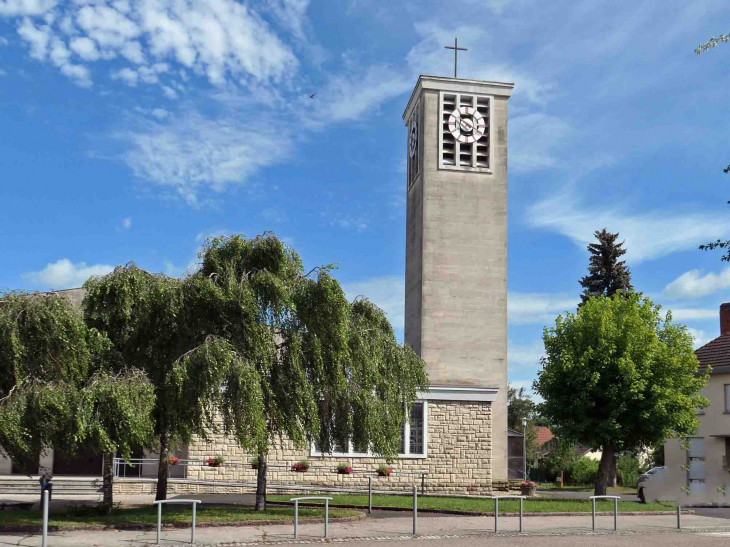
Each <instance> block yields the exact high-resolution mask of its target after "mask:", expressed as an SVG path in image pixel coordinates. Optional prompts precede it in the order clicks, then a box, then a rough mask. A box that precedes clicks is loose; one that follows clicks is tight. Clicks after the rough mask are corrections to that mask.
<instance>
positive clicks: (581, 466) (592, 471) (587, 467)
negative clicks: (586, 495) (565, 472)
mask: <svg viewBox="0 0 730 547" xmlns="http://www.w3.org/2000/svg"><path fill="white" fill-rule="evenodd" d="M598 464H599V462H598V460H592V459H590V458H586V457H585V456H583V457H581V458H578V459H577V460H576V462H575V463H574V464H573V465H572V466H571V468H570V472H569V474H570V482H572V483H573V484H593V483H595V482H596V479H598Z"/></svg>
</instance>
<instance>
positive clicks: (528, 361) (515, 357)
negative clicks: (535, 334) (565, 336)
mask: <svg viewBox="0 0 730 547" xmlns="http://www.w3.org/2000/svg"><path fill="white" fill-rule="evenodd" d="M544 350H545V348H544V346H543V343H542V341H540V342H535V343H533V344H530V345H529V346H520V345H513V344H512V343H511V342H510V344H509V345H508V347H507V363H508V366H509V371H510V372H515V371H516V370H518V369H535V368H537V367H538V366H539V365H540V358H541V357H542V356H543V355H544V354H545V351H544Z"/></svg>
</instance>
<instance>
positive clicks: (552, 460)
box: [540, 434, 578, 476]
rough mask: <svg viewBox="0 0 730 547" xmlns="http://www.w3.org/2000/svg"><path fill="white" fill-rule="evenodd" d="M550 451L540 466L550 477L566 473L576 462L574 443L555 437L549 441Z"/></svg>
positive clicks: (576, 455) (558, 436)
mask: <svg viewBox="0 0 730 547" xmlns="http://www.w3.org/2000/svg"><path fill="white" fill-rule="evenodd" d="M549 448H550V451H549V452H548V453H547V454H546V455H545V456H543V458H542V460H541V462H540V465H541V466H542V467H544V468H545V470H546V471H547V472H548V473H550V474H551V475H553V476H555V475H559V474H560V473H561V472H562V471H568V470H569V469H570V468H571V467H572V466H573V465H574V464H575V462H576V461H577V460H578V454H577V452H576V446H575V443H573V442H571V441H570V440H567V439H564V438H563V437H562V436H560V435H559V434H558V435H555V436H554V437H553V438H552V439H551V440H550V446H549Z"/></svg>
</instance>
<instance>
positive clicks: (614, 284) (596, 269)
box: [579, 228, 633, 306]
mask: <svg viewBox="0 0 730 547" xmlns="http://www.w3.org/2000/svg"><path fill="white" fill-rule="evenodd" d="M594 235H595V237H596V239H597V240H598V243H590V244H589V245H588V252H589V253H590V254H591V257H590V259H589V265H588V275H586V276H584V277H583V279H581V280H580V281H579V283H580V285H581V287H583V294H581V296H580V297H581V303H580V305H579V306H582V305H583V304H585V303H586V301H587V300H588V299H589V298H591V297H593V296H601V295H603V296H607V297H609V298H611V297H612V296H613V295H614V294H616V292H618V291H631V290H633V287H632V286H631V272H630V271H629V269H628V268H627V267H626V261H624V260H619V258H620V257H622V256H623V255H625V254H626V249H624V248H623V242H621V243H616V240H617V239H618V233H616V234H611V233H608V232H607V231H606V229H605V228H604V229H603V230H601V231H600V232H599V231H596V232H594Z"/></svg>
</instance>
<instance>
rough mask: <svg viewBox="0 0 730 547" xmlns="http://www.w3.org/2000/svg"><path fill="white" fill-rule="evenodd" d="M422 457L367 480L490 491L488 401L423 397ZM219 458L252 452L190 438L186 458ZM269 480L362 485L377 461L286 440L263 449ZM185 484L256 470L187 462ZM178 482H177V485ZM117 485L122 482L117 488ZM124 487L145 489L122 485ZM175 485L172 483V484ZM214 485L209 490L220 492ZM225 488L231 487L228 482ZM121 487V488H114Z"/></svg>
mask: <svg viewBox="0 0 730 547" xmlns="http://www.w3.org/2000/svg"><path fill="white" fill-rule="evenodd" d="M427 408H428V433H427V450H428V457H426V458H409V459H407V458H403V459H399V460H396V461H395V462H393V464H392V465H391V467H392V468H393V475H391V476H390V477H387V478H386V477H377V476H375V477H374V478H373V488H374V489H377V490H383V489H386V490H403V491H410V489H411V487H412V486H413V485H416V486H419V489H420V486H421V475H420V474H421V473H422V472H425V473H427V476H426V478H425V491H426V492H427V493H428V492H433V493H459V494H481V495H488V494H491V493H492V467H491V466H492V456H491V452H492V408H491V404H490V403H488V402H461V401H429V402H428V405H427ZM213 456H223V457H225V458H226V461H227V462H234V461H235V462H246V463H248V462H250V461H251V459H252V458H253V455H252V454H246V453H244V452H243V451H242V450H241V449H240V447H239V446H238V445H237V444H236V442H235V441H234V440H232V439H228V438H225V437H224V436H222V435H220V436H216V437H215V438H214V439H213V440H212V442H210V443H206V442H204V441H202V440H195V441H194V442H193V444H192V445H190V447H189V448H188V458H190V459H191V460H197V461H201V460H205V459H207V458H210V457H213ZM303 459H307V460H309V462H310V464H311V467H310V470H309V471H308V472H306V473H296V472H293V471H291V465H292V464H294V463H296V462H297V461H300V460H303ZM268 463H269V472H268V473H267V478H268V482H269V483H279V484H292V485H297V486H312V487H317V486H330V487H335V486H336V487H341V488H353V489H366V488H367V484H368V479H367V476H368V474H371V475H372V474H373V473H374V472H375V471H376V470H377V467H378V466H379V465H380V464H383V463H385V461H384V460H383V459H381V458H375V457H355V458H350V457H319V456H312V455H310V451H309V449H304V450H296V449H295V448H294V447H293V445H292V443H291V442H290V441H285V442H284V443H283V445H282V446H276V447H272V449H271V450H270V452H269V462H268ZM341 463H346V464H348V465H350V466H352V467H353V470H354V473H353V474H351V475H338V474H337V473H336V466H337V465H338V464H341ZM187 478H188V481H189V482H190V483H191V484H190V486H186V487H185V490H186V491H192V492H196V491H197V492H201V493H202V492H205V491H212V490H211V489H212V488H213V486H212V485H210V484H208V485H204V484H200V485H194V484H192V483H193V482H194V481H232V482H236V481H245V482H254V481H255V480H256V471H255V470H254V469H251V467H250V465H231V464H230V463H229V464H223V466H221V467H217V468H216V467H208V466H205V465H191V466H189V467H188V473H187ZM181 486H182V485H181ZM119 488H120V489H121V488H122V486H120V487H119ZM128 488H133V489H134V488H146V487H145V486H143V485H142V484H140V485H136V486H133V485H131V484H130V485H128ZM176 488H177V487H176ZM221 488H226V487H225V486H223V485H216V487H215V491H216V492H217V491H223V490H221ZM228 488H236V487H235V486H233V485H231V486H230V487H228ZM118 491H121V490H118Z"/></svg>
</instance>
